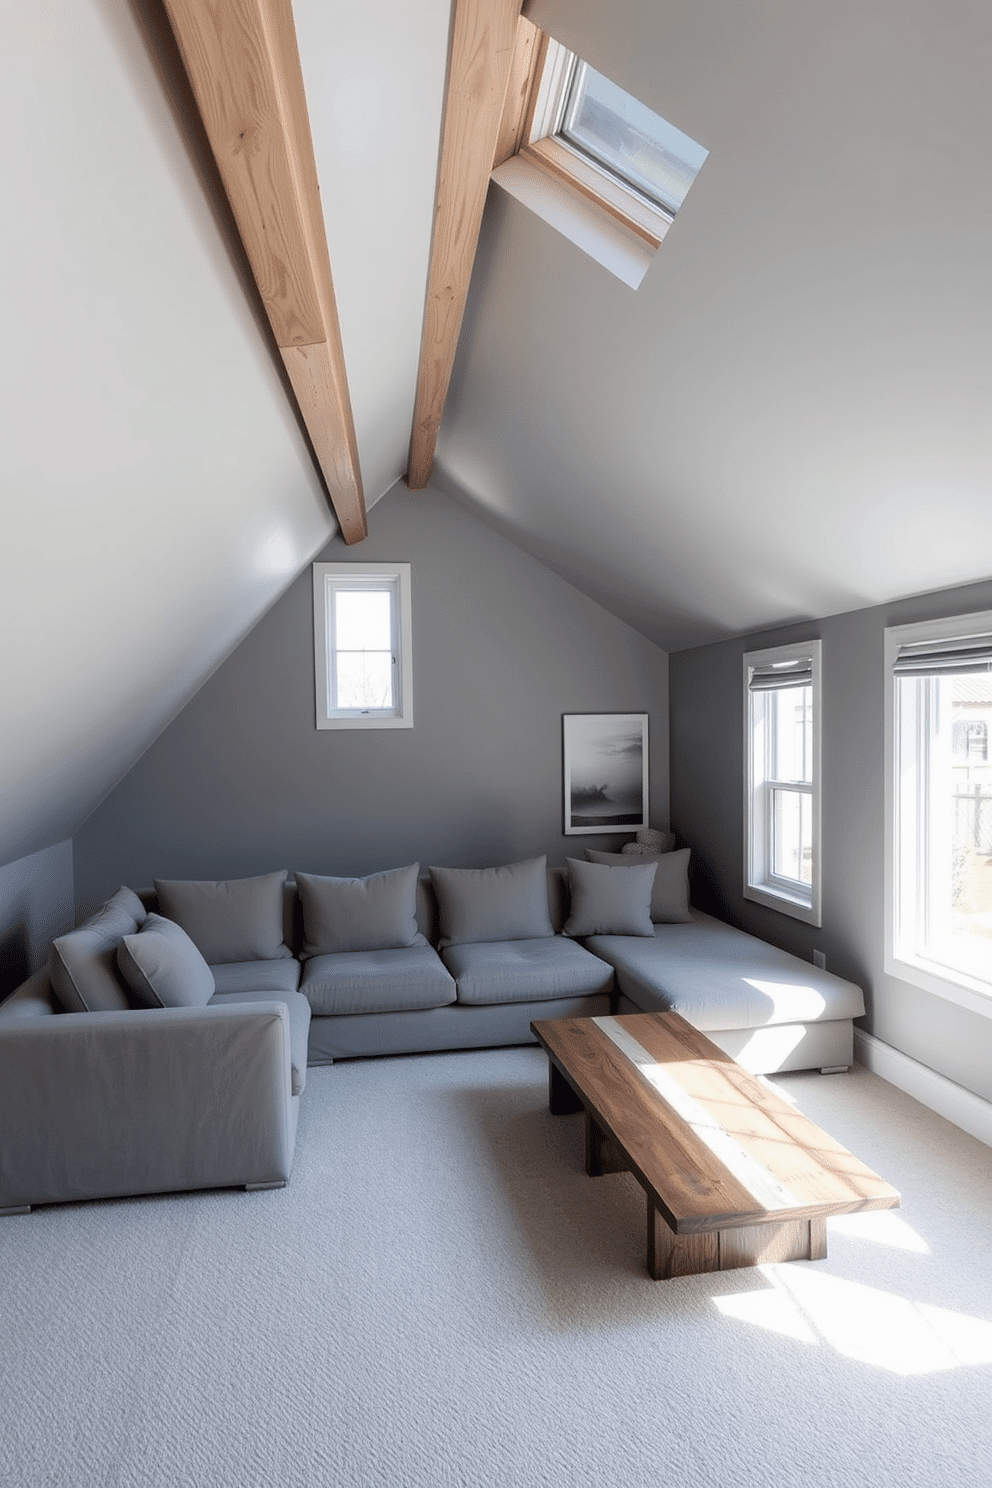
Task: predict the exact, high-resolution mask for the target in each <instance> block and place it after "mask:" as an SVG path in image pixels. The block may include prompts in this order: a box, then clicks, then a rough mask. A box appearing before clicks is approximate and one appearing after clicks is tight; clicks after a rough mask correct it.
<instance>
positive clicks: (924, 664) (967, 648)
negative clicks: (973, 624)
mask: <svg viewBox="0 0 992 1488" xmlns="http://www.w3.org/2000/svg"><path fill="white" fill-rule="evenodd" d="M892 671H893V675H894V676H897V677H947V676H959V675H961V674H962V673H966V672H992V635H975V636H950V637H948V639H947V640H944V641H917V642H916V644H915V645H910V646H900V647H899V651H898V653H897V655H896V659H895V661H894V663H893V666H892Z"/></svg>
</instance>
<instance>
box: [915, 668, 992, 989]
mask: <svg viewBox="0 0 992 1488" xmlns="http://www.w3.org/2000/svg"><path fill="white" fill-rule="evenodd" d="M898 698H899V723H900V740H899V746H900V758H901V760H902V762H903V766H904V769H903V773H902V776H901V782H902V787H903V789H908V790H909V791H910V792H911V798H910V799H909V800H905V799H901V800H900V803H899V810H900V821H901V830H900V839H899V844H900V864H899V867H900V872H901V874H902V876H903V880H904V882H906V881H908V882H909V885H910V893H909V895H908V897H906V898H905V899H904V900H903V902H902V904H901V921H900V927H899V933H900V939H901V941H902V943H903V944H904V945H905V946H906V947H907V948H908V949H909V950H910V952H911V953H915V954H916V955H918V956H921V957H923V958H925V959H926V960H930V961H934V962H936V963H938V964H939V965H941V966H943V967H946V968H947V969H949V970H957V971H961V972H964V973H966V974H967V975H969V976H973V977H976V978H978V979H980V980H983V981H986V982H989V983H990V984H992V765H990V763H989V760H988V721H989V720H990V719H992V677H990V676H989V675H988V674H984V675H983V674H975V675H970V676H968V675H959V676H954V675H951V676H945V677H931V678H920V679H915V678H901V679H900V681H899V693H898ZM906 782H909V784H908V785H907V784H906Z"/></svg>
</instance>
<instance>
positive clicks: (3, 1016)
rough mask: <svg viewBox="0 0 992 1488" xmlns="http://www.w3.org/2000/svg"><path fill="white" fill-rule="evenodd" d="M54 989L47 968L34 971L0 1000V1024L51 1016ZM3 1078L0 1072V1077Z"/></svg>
mask: <svg viewBox="0 0 992 1488" xmlns="http://www.w3.org/2000/svg"><path fill="white" fill-rule="evenodd" d="M54 996H55V989H54V988H53V986H52V979H51V977H50V975H49V973H48V970H47V968H46V969H44V970H43V971H36V972H35V974H34V976H32V977H28V979H27V981H26V982H22V983H21V985H20V986H19V987H18V988H17V990H16V992H11V994H10V996H9V997H5V998H4V1000H3V1002H0V1024H3V1023H19V1022H22V1021H23V1020H24V1019H26V1018H52V1017H54V1016H55V1008H54V1007H53V1006H52V1000H53V998H54ZM2 1078H3V1075H2V1073H0V1079H2Z"/></svg>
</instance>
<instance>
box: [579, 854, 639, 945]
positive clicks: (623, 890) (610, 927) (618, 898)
mask: <svg viewBox="0 0 992 1488" xmlns="http://www.w3.org/2000/svg"><path fill="white" fill-rule="evenodd" d="M566 862H567V863H568V879H569V886H570V888H571V892H572V913H571V914H570V915H569V917H568V920H567V921H566V924H565V930H564V933H565V934H566V935H572V936H580V935H653V934H654V926H653V925H652V923H651V888H652V885H653V883H654V875H655V870H656V867H657V865H656V864H655V863H634V864H632V865H631V866H630V867H629V868H628V867H621V866H620V865H619V864H610V863H585V862H583V861H582V859H581V858H568V859H566Z"/></svg>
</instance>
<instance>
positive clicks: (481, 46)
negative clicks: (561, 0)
mask: <svg viewBox="0 0 992 1488" xmlns="http://www.w3.org/2000/svg"><path fill="white" fill-rule="evenodd" d="M520 3H521V0H455V13H454V23H453V27H452V38H451V57H450V63H449V68H448V89H447V95H446V100H445V110H444V128H443V135H442V142H441V162H440V167H439V170H438V182H437V196H436V199H435V206H434V237H433V242H432V245H431V262H430V269H429V271H428V278H427V300H426V305H425V308H424V328H423V334H422V336H421V344H420V364H419V368H418V372H417V393H416V399H415V403H414V412H413V430H412V433H411V437H410V459H409V469H408V471H407V485H408V486H409V487H410V489H411V490H414V491H419V490H423V489H424V487H425V486H426V485H427V483H428V481H429V480H430V477H431V470H432V469H433V466H434V451H435V448H436V446H437V436H438V431H439V429H440V427H441V418H442V415H443V413H444V404H445V400H446V398H447V396H448V387H449V385H450V383H451V369H452V366H453V365H454V360H455V350H456V348H457V345H458V334H459V331H460V330H461V325H462V317H463V315H464V313H465V302H466V299H467V297H468V287H469V282H470V280H471V277H472V266H473V264H474V262H475V251H476V247H477V244H478V240H479V228H480V226H481V225H482V212H483V208H484V207H485V204H486V192H487V190H488V187H489V173H490V170H491V169H492V163H493V155H494V153H495V149H496V140H497V136H498V133H499V125H500V117H501V114H502V111H503V100H504V98H505V96H506V87H507V79H508V78H509V74H510V64H511V61H512V58H513V48H514V40H515V36H516V26H517V18H518V16H519V13H520Z"/></svg>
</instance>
